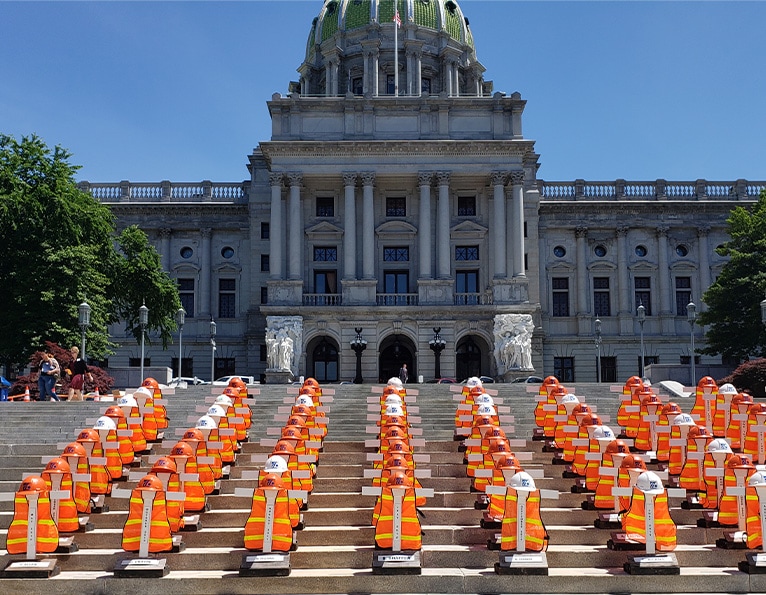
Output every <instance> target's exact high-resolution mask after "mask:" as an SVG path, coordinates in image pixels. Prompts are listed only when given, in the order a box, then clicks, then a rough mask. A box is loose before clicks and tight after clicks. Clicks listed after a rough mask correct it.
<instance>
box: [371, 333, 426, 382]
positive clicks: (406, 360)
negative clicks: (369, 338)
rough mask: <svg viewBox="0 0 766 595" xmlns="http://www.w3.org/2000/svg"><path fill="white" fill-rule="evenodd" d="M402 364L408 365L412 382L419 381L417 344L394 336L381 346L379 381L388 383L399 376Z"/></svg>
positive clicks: (400, 336)
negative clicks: (416, 360)
mask: <svg viewBox="0 0 766 595" xmlns="http://www.w3.org/2000/svg"><path fill="white" fill-rule="evenodd" d="M402 364H407V371H408V374H409V378H410V380H409V381H410V382H415V381H416V379H417V367H416V362H415V344H414V343H413V342H412V341H410V340H409V339H408V338H407V337H405V336H403V335H392V336H390V337H387V338H386V339H384V340H383V341H381V344H380V352H379V355H378V381H379V382H386V381H387V380H388V379H389V378H391V377H392V376H399V369H400V368H401V367H402Z"/></svg>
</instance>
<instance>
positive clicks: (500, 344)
mask: <svg viewBox="0 0 766 595" xmlns="http://www.w3.org/2000/svg"><path fill="white" fill-rule="evenodd" d="M534 330H535V324H534V321H533V320H532V316H531V315H529V314H498V315H497V316H495V328H494V334H495V363H496V364H497V369H498V372H499V373H501V374H504V373H505V372H507V371H508V370H534V368H533V366H532V334H533V333H534Z"/></svg>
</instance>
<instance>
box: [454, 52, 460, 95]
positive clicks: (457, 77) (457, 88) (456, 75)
mask: <svg viewBox="0 0 766 595" xmlns="http://www.w3.org/2000/svg"><path fill="white" fill-rule="evenodd" d="M459 67H460V65H459V64H458V63H457V61H455V62H453V63H452V94H453V95H454V96H455V97H460V68H459Z"/></svg>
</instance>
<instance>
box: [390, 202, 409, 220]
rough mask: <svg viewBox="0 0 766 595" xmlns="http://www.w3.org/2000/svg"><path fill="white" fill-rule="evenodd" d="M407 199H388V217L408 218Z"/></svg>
mask: <svg viewBox="0 0 766 595" xmlns="http://www.w3.org/2000/svg"><path fill="white" fill-rule="evenodd" d="M406 216H407V199H405V198H403V197H388V198H386V217H406Z"/></svg>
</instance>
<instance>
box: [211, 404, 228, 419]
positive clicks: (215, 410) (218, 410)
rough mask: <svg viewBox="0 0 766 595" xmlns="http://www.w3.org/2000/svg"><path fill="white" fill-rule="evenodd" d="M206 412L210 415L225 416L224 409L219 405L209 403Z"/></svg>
mask: <svg viewBox="0 0 766 595" xmlns="http://www.w3.org/2000/svg"><path fill="white" fill-rule="evenodd" d="M207 414H208V415H209V416H211V417H226V411H224V409H223V407H221V406H220V405H211V406H210V409H208V410H207Z"/></svg>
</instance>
